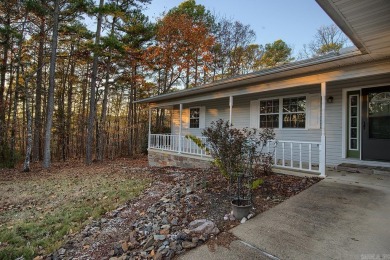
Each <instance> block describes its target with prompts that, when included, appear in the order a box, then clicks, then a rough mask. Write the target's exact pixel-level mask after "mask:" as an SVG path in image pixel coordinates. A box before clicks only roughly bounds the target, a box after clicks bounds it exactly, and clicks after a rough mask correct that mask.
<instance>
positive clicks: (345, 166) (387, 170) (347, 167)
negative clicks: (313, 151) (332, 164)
mask: <svg viewBox="0 0 390 260" xmlns="http://www.w3.org/2000/svg"><path fill="white" fill-rule="evenodd" d="M336 169H337V170H338V171H346V172H356V173H369V174H390V167H381V166H369V165H361V164H353V163H342V164H339V165H337V166H336Z"/></svg>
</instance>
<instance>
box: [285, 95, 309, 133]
mask: <svg viewBox="0 0 390 260" xmlns="http://www.w3.org/2000/svg"><path fill="white" fill-rule="evenodd" d="M282 104H283V112H282V119H283V128H305V127H306V96H301V97H289V98H283V103H282Z"/></svg>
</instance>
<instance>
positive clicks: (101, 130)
mask: <svg viewBox="0 0 390 260" xmlns="http://www.w3.org/2000/svg"><path fill="white" fill-rule="evenodd" d="M110 64H111V55H109V57H108V60H107V71H106V82H105V84H104V93H103V105H102V106H103V107H102V114H101V116H100V124H99V130H98V131H99V141H98V153H97V154H98V161H103V159H104V143H105V141H106V134H105V131H106V118H107V103H108V90H109V86H110V84H109V82H108V81H109V79H110Z"/></svg>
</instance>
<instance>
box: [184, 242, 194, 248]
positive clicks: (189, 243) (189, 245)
mask: <svg viewBox="0 0 390 260" xmlns="http://www.w3.org/2000/svg"><path fill="white" fill-rule="evenodd" d="M181 245H182V247H183V248H185V249H191V248H194V247H196V243H193V242H189V241H183V242H182V243H181Z"/></svg>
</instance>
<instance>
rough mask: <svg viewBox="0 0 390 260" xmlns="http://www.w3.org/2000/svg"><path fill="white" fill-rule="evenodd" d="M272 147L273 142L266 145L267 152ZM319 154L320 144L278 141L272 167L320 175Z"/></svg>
mask: <svg viewBox="0 0 390 260" xmlns="http://www.w3.org/2000/svg"><path fill="white" fill-rule="evenodd" d="M272 146H275V142H274V141H271V142H269V143H268V145H267V147H268V151H269V150H270V147H272ZM320 153H321V143H320V142H304V141H284V140H278V141H277V144H276V146H275V150H274V158H273V160H274V161H273V165H274V167H278V168H286V169H294V170H304V171H307V172H313V173H321V172H320V169H321V167H320V166H321V163H322V162H321V159H320V158H321V157H320Z"/></svg>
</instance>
